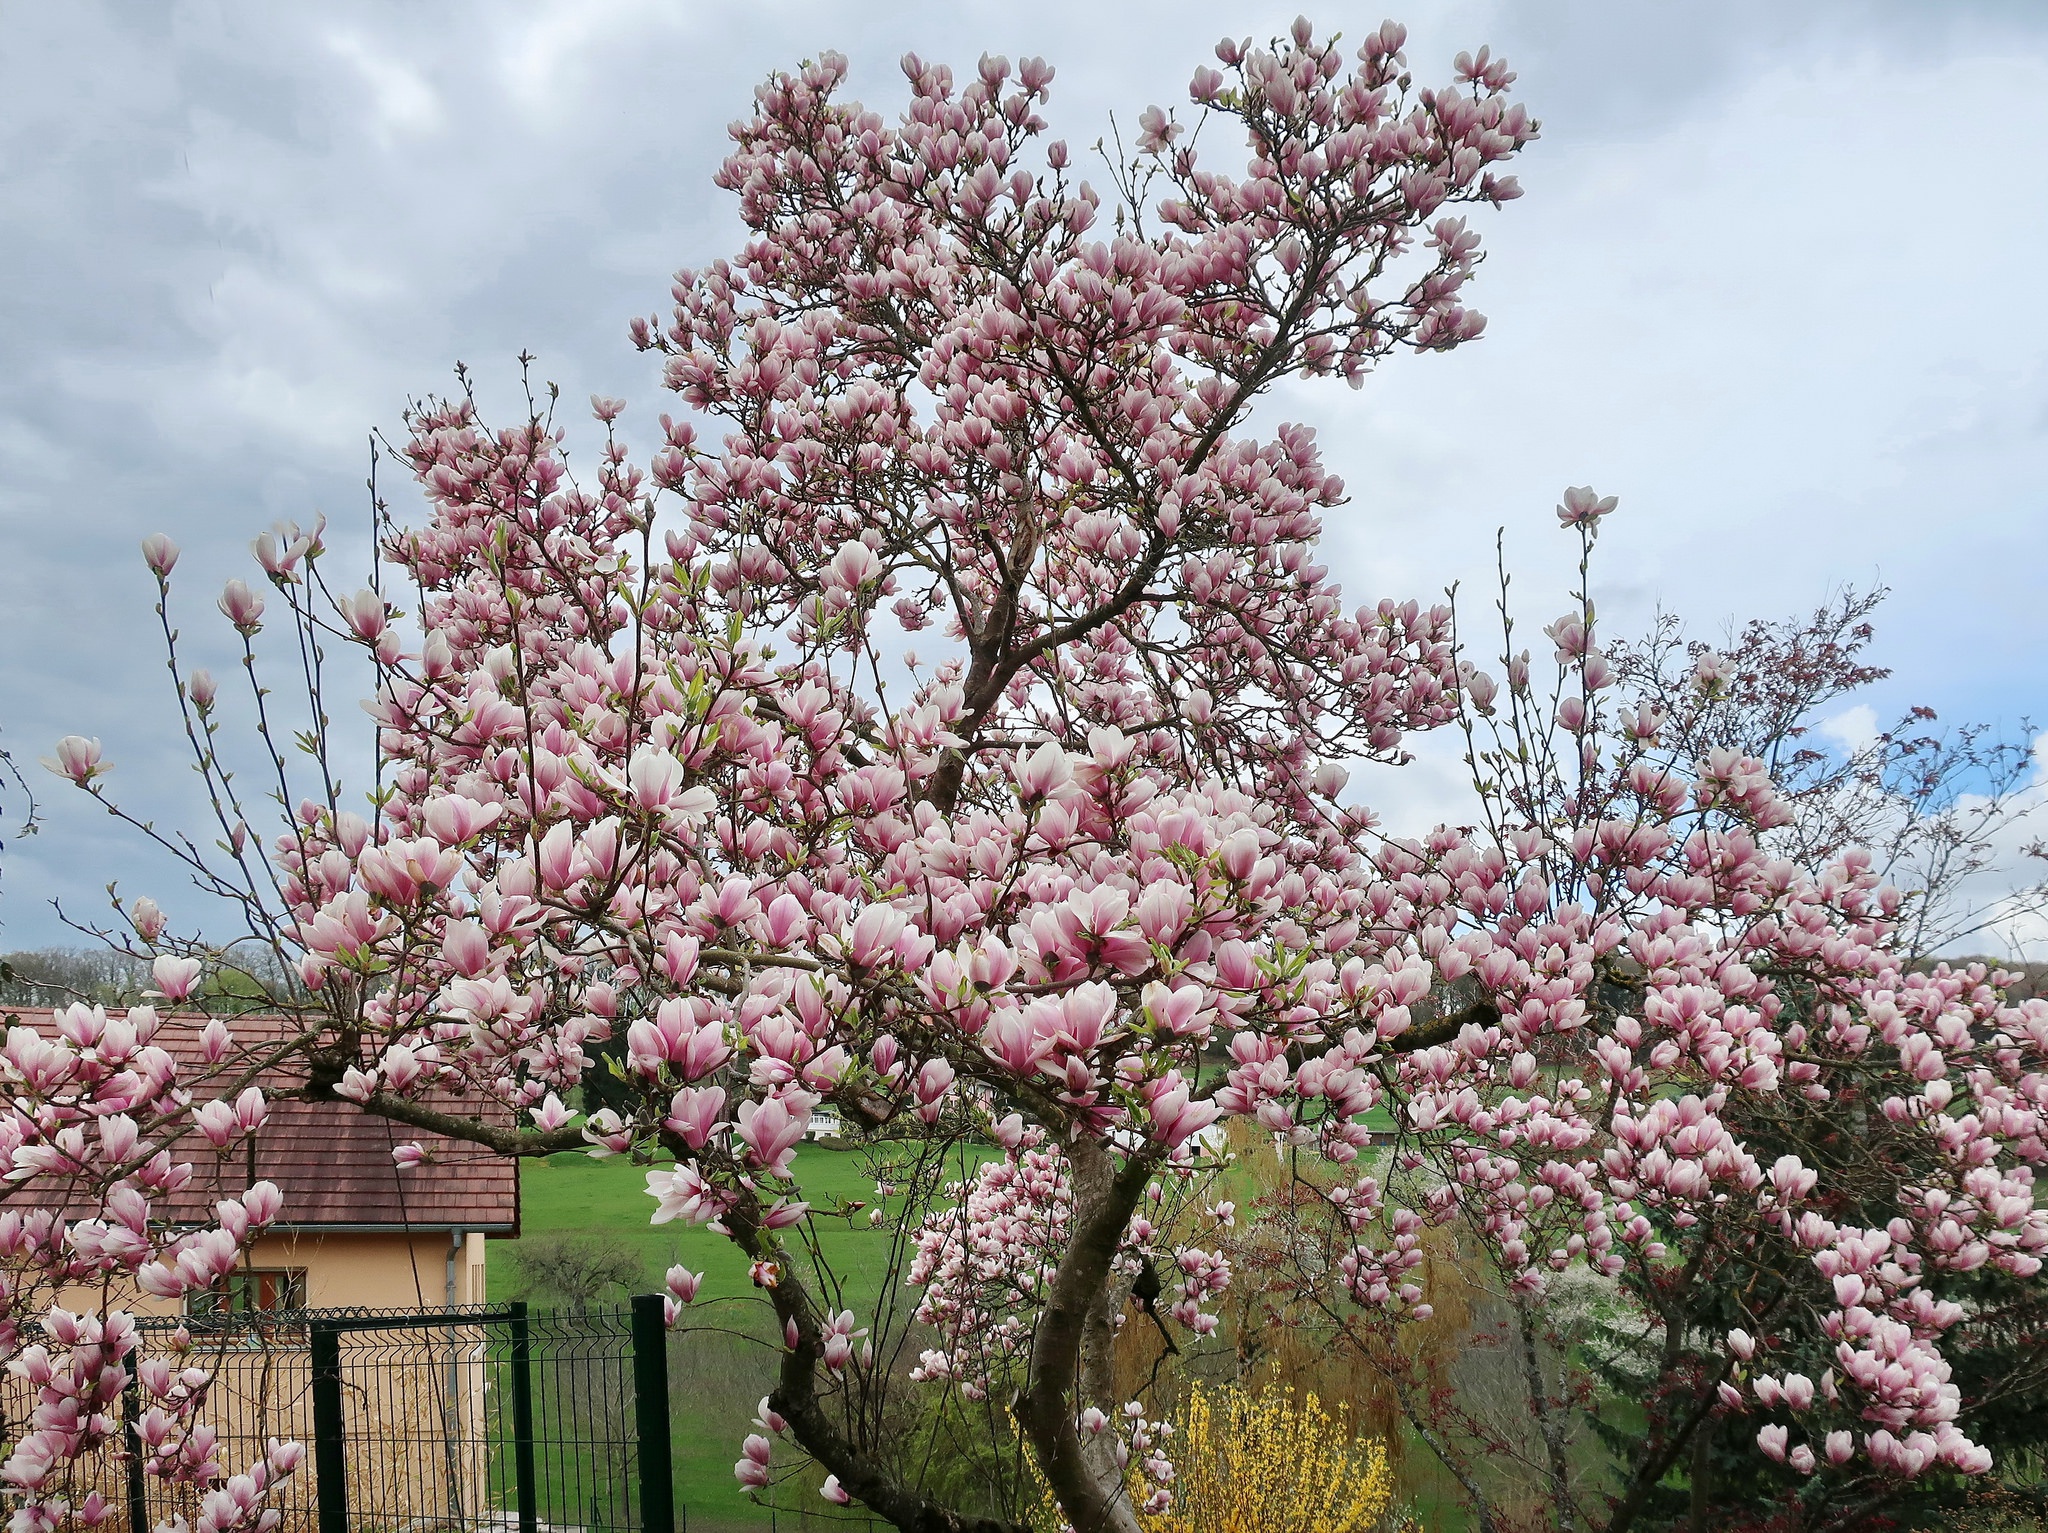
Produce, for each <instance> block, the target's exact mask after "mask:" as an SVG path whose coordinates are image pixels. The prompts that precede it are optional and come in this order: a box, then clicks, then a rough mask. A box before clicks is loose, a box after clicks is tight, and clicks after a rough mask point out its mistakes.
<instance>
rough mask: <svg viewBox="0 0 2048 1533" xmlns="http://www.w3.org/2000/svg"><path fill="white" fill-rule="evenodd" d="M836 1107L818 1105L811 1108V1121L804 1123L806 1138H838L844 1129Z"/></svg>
mask: <svg viewBox="0 0 2048 1533" xmlns="http://www.w3.org/2000/svg"><path fill="white" fill-rule="evenodd" d="M843 1127H844V1126H843V1125H842V1124H841V1123H840V1121H839V1113H838V1110H837V1109H836V1108H831V1107H816V1108H813V1109H812V1110H811V1121H810V1122H809V1123H806V1124H805V1125H804V1138H806V1139H837V1138H838V1137H839V1136H840V1133H841V1131H842V1129H843Z"/></svg>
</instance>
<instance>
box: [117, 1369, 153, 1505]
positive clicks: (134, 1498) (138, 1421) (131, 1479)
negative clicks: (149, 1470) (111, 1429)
mask: <svg viewBox="0 0 2048 1533" xmlns="http://www.w3.org/2000/svg"><path fill="white" fill-rule="evenodd" d="M121 1416H122V1425H123V1426H124V1427H125V1428H126V1437H127V1441H128V1528H129V1533H149V1482H148V1481H147V1480H146V1479H144V1478H143V1474H142V1388H141V1386H140V1385H138V1384H137V1383H136V1382H135V1375H134V1374H133V1373H130V1374H129V1375H128V1382H127V1383H126V1384H124V1385H122V1386H121Z"/></svg>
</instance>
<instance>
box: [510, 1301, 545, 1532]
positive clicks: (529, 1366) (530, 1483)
mask: <svg viewBox="0 0 2048 1533" xmlns="http://www.w3.org/2000/svg"><path fill="white" fill-rule="evenodd" d="M511 1326H512V1473H513V1474H514V1476H516V1477H517V1481H518V1492H519V1533H538V1529H539V1527H540V1486H539V1485H538V1484H537V1483H536V1482H535V1479H534V1473H533V1326H532V1323H531V1322H530V1321H529V1320H528V1319H527V1318H526V1301H525V1300H524V1299H515V1300H513V1302H512V1320H511Z"/></svg>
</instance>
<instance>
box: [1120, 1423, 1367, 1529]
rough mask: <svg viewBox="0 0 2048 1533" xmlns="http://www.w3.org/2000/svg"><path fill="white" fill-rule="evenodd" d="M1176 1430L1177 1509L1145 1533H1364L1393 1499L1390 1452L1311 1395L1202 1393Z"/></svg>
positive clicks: (1149, 1523)
mask: <svg viewBox="0 0 2048 1533" xmlns="http://www.w3.org/2000/svg"><path fill="white" fill-rule="evenodd" d="M1174 1425H1175V1429H1176V1430H1175V1432H1174V1435H1173V1437H1172V1438H1171V1439H1170V1446H1169V1448H1168V1450H1167V1451H1168V1454H1169V1456H1170V1457H1171V1458H1172V1460H1173V1464H1174V1481H1173V1506H1172V1508H1171V1509H1170V1510H1168V1511H1166V1512H1162V1513H1159V1514H1157V1515H1141V1516H1140V1518H1139V1521H1140V1522H1141V1523H1142V1524H1143V1525H1144V1527H1145V1533H1365V1530H1367V1529H1369V1528H1371V1527H1372V1526H1373V1524H1375V1523H1376V1522H1378V1521H1379V1519H1380V1517H1381V1516H1382V1515H1383V1514H1384V1513H1385V1512H1386V1510H1387V1506H1388V1503H1389V1502H1391V1501H1392V1500H1393V1495H1394V1477H1393V1473H1392V1471H1391V1470H1390V1469H1389V1468H1388V1466H1387V1454H1386V1450H1385V1449H1384V1448H1383V1447H1381V1446H1380V1445H1379V1444H1378V1443H1360V1442H1358V1441H1357V1440H1356V1439H1355V1438H1354V1437H1353V1436H1352V1433H1351V1431H1350V1429H1349V1427H1348V1425H1347V1423H1346V1421H1345V1416H1344V1412H1343V1410H1342V1409H1341V1408H1339V1409H1338V1410H1336V1411H1330V1410H1328V1409H1326V1408H1325V1407H1324V1406H1323V1404H1322V1402H1321V1401H1319V1400H1318V1399H1317V1398H1316V1397H1315V1396H1314V1395H1313V1394H1305V1395H1299V1396H1297V1395H1293V1394H1290V1393H1286V1392H1284V1391H1279V1390H1275V1391H1271V1392H1268V1393H1264V1394H1258V1395H1254V1394H1252V1393H1250V1392H1249V1391H1247V1390H1244V1389H1241V1388H1236V1387H1224V1388H1220V1389H1214V1390H1202V1389H1200V1388H1197V1389H1194V1390H1192V1391H1191V1392H1190V1393H1189V1395H1188V1398H1187V1401H1186V1403H1185V1404H1184V1405H1183V1407H1182V1408H1181V1410H1180V1411H1178V1412H1177V1413H1176V1419H1175V1422H1174Z"/></svg>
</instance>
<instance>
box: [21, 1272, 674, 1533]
mask: <svg viewBox="0 0 2048 1533" xmlns="http://www.w3.org/2000/svg"><path fill="white" fill-rule="evenodd" d="M181 1328H182V1329H183V1330H184V1331H185V1333H186V1337H187V1338H188V1340H187V1341H186V1342H185V1343H184V1352H183V1358H182V1361H183V1365H184V1366H185V1367H187V1368H192V1369H197V1370H200V1371H201V1372H202V1373H203V1374H204V1375H205V1376H206V1378H207V1379H208V1381H209V1382H208V1383H207V1384H206V1386H205V1387H206V1396H205V1404H204V1408H203V1410H202V1412H201V1419H202V1420H203V1422H204V1423H205V1425H206V1427H207V1428H208V1429H210V1430H211V1431H212V1432H213V1433H214V1434H216V1439H217V1446H216V1449H215V1452H214V1454H213V1458H214V1460H215V1461H216V1462H217V1463H218V1464H219V1466H220V1470H221V1475H222V1476H223V1477H225V1476H229V1475H234V1474H238V1473H241V1472H244V1471H246V1470H247V1468H248V1467H249V1466H250V1465H251V1464H253V1463H255V1462H257V1461H258V1460H260V1459H261V1458H262V1457H263V1456H264V1453H265V1451H266V1449H267V1448H268V1445H269V1443H270V1442H271V1441H272V1440H273V1439H279V1438H284V1439H291V1440H295V1441H297V1442H300V1443H302V1444H304V1445H305V1447H306V1449H307V1453H306V1458H305V1460H304V1462H303V1464H302V1465H301V1467H300V1469H299V1471H298V1473H297V1474H295V1475H294V1476H292V1477H291V1479H290V1480H288V1481H287V1482H286V1483H285V1484H284V1485H282V1486H281V1487H279V1489H278V1490H277V1492H276V1493H275V1494H274V1495H273V1498H272V1500H271V1502H270V1505H271V1507H272V1508H274V1509H275V1510H276V1511H277V1512H278V1513H279V1514H280V1518H281V1521H280V1524H279V1530H278V1533H458V1530H460V1533H571V1530H577V1533H673V1530H674V1528H675V1515H674V1508H673V1504H672V1495H671V1490H670V1481H669V1457H668V1434H669V1425H668V1375H667V1367H666V1352H667V1347H666V1336H665V1334H664V1330H663V1327H662V1325H661V1311H660V1300H659V1299H658V1298H656V1299H652V1300H649V1299H645V1298H643V1299H641V1300H640V1301H638V1304H637V1306H635V1307H627V1306H616V1307H612V1306H606V1307H595V1308H587V1309H583V1310H567V1311H561V1310H558V1311H538V1312H533V1313H529V1312H528V1311H527V1309H526V1306H525V1305H523V1304H513V1305H505V1306H497V1307H490V1308H486V1307H474V1308H468V1309H447V1310H435V1311H367V1310H310V1309H308V1310H272V1311H266V1312H263V1313H261V1314H255V1313H235V1314H228V1313H218V1314H213V1315H208V1316H205V1317H200V1316H188V1317H185V1318H183V1319H178V1318H169V1319H158V1318H152V1319H147V1320H144V1321H142V1322H140V1329H141V1330H142V1332H143V1338H142V1340H143V1350H144V1351H145V1352H149V1353H161V1352H164V1351H165V1350H167V1349H170V1348H171V1347H173V1346H174V1345H176V1344H177V1340H178V1339H177V1337H176V1335H175V1333H176V1332H177V1331H179V1330H180V1329H181ZM33 1403H34V1402H33V1394H32V1392H29V1391H25V1390H24V1389H23V1387H22V1385H21V1382H20V1381H19V1380H18V1379H15V1378H13V1377H11V1376H8V1377H0V1418H4V1425H0V1435H4V1436H5V1437H7V1438H8V1439H9V1441H10V1442H11V1440H12V1438H13V1436H14V1435H15V1434H16V1433H17V1432H18V1431H19V1429H20V1427H21V1424H22V1423H24V1422H25V1421H26V1420H27V1418H28V1415H29V1411H30V1410H31V1409H32V1407H33ZM146 1408H147V1407H146V1402H145V1401H144V1400H143V1399H142V1398H141V1396H140V1394H139V1392H138V1391H137V1390H136V1389H135V1387H134V1386H133V1385H131V1386H130V1389H129V1391H128V1393H127V1394H126V1396H125V1397H124V1400H123V1407H122V1416H123V1422H122V1426H123V1429H124V1436H125V1439H126V1443H127V1446H128V1449H129V1452H128V1453H127V1454H126V1455H123V1456H121V1457H119V1458H108V1459H106V1461H105V1462H104V1463H102V1464H101V1465H100V1466H99V1467H98V1470H97V1473H99V1474H100V1475H101V1476H102V1477H104V1478H108V1479H109V1481H110V1483H108V1484H106V1485H104V1486H101V1485H97V1484H95V1485H94V1486H92V1487H83V1488H92V1489H98V1490H99V1491H100V1492H101V1494H102V1495H103V1496H104V1497H105V1498H106V1500H107V1501H108V1502H109V1503H110V1504H112V1505H113V1506H116V1507H121V1506H125V1507H126V1510H127V1513H128V1515H127V1517H126V1518H125V1519H123V1520H124V1521H125V1522H126V1523H127V1525H128V1527H129V1529H130V1533H150V1530H152V1529H154V1528H156V1527H157V1526H159V1525H161V1524H163V1523H166V1522H171V1521H172V1520H173V1519H175V1518H179V1517H182V1518H183V1519H184V1521H185V1523H186V1524H187V1525H188V1526H190V1525H196V1524H197V1523H198V1521H199V1515H200V1503H201V1501H202V1500H203V1498H204V1496H205V1494H206V1493H207V1491H208V1490H209V1489H212V1488H213V1485H212V1484H208V1485H194V1484H181V1483H175V1482H168V1481H165V1480H163V1479H161V1478H159V1477H157V1476H156V1475H154V1474H149V1473H145V1472H142V1470H143V1465H142V1459H141V1457H138V1456H137V1455H136V1454H135V1453H134V1451H133V1450H134V1449H135V1447H136V1446H137V1445H138V1442H139V1439H138V1437H137V1435H136V1434H137V1431H138V1429H139V1426H140V1423H141V1420H142V1418H143V1415H144V1412H145V1411H146ZM643 1438H645V1439H646V1440H647V1441H649V1442H652V1443H655V1444H658V1445H659V1447H658V1449H657V1450H656V1451H654V1452H652V1453H651V1454H649V1455H647V1456H646V1458H645V1462H646V1464H647V1465H648V1466H649V1470H650V1472H649V1473H647V1474H645V1475H643V1474H642V1464H643V1454H642V1452H641V1442H642V1439H643ZM214 1484H218V1481H216V1482H214Z"/></svg>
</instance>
